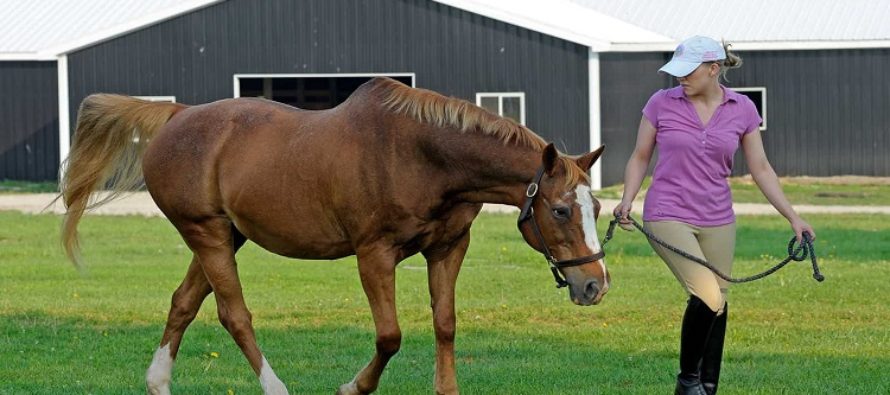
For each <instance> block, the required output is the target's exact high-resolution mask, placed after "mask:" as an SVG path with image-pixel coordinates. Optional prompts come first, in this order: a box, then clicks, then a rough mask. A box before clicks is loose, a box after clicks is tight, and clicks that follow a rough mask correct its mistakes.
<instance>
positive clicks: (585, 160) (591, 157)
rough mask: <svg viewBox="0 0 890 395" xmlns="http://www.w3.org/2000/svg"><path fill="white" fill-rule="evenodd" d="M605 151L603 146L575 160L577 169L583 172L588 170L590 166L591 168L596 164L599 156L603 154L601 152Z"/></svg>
mask: <svg viewBox="0 0 890 395" xmlns="http://www.w3.org/2000/svg"><path fill="white" fill-rule="evenodd" d="M604 149H606V146H605V145H601V146H600V147H599V148H597V149H596V150H595V151H592V152H588V153H586V154H584V155H581V157H580V158H578V159H575V163H577V164H578V167H580V168H582V169H584V171H587V170H590V166H593V164H594V163H596V160H597V159H599V158H600V155H602V154H603V150H604Z"/></svg>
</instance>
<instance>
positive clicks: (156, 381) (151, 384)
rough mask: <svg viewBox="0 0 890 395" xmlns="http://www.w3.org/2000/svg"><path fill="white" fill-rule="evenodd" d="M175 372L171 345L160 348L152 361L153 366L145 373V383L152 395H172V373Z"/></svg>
mask: <svg viewBox="0 0 890 395" xmlns="http://www.w3.org/2000/svg"><path fill="white" fill-rule="evenodd" d="M172 370H173V358H172V357H171V356H170V344H165V345H164V346H163V347H158V350H157V351H155V356H154V358H152V360H151V366H149V367H148V372H146V373H145V383H146V385H147V386H148V393H149V394H150V395H170V373H171V371H172Z"/></svg>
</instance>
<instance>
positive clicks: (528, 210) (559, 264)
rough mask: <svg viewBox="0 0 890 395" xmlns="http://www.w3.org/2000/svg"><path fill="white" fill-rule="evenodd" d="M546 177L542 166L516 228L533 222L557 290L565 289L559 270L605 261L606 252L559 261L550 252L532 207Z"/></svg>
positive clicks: (529, 187) (526, 193)
mask: <svg viewBox="0 0 890 395" xmlns="http://www.w3.org/2000/svg"><path fill="white" fill-rule="evenodd" d="M543 177H544V167H543V166H541V167H540V168H539V169H538V172H537V173H536V174H535V178H534V179H532V182H531V183H530V184H528V188H527V189H526V190H525V202H523V204H522V208H521V209H520V211H519V218H518V219H517V220H516V226H517V227H519V228H520V230H521V229H522V223H523V222H525V221H528V220H531V224H532V232H533V233H534V235H535V238H536V239H537V240H538V244H540V245H541V248H542V249H543V250H544V257H545V258H547V263H549V264H550V272H551V273H553V279H554V280H555V281H556V287H557V288H563V287H565V286H567V285H569V283H568V282H567V281H566V280H565V279H564V278H563V277H562V275H560V273H559V269H562V268H564V267H572V266H579V265H583V264H585V263H587V262H593V261H596V260H600V259H603V258H604V257H605V256H606V253H605V251H600V252H598V253H596V254H593V255H588V256H583V257H579V258H572V259H565V260H558V259H556V257H554V256H553V254H552V253H551V252H550V247H548V246H547V242H546V241H544V234H543V233H542V232H541V227H540V226H538V222H537V221H536V220H535V215H534V214H535V209H534V208H533V207H532V206H533V205H534V203H535V197H537V196H538V190H539V189H540V184H541V178H543Z"/></svg>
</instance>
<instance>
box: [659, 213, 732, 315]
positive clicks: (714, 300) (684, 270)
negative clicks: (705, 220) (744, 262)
mask: <svg viewBox="0 0 890 395" xmlns="http://www.w3.org/2000/svg"><path fill="white" fill-rule="evenodd" d="M643 227H644V228H645V229H646V230H648V231H649V232H652V234H654V235H655V236H656V237H658V238H659V239H662V240H664V241H665V242H667V243H668V244H670V245H672V246H675V247H677V248H679V249H681V250H683V251H686V252H688V253H690V254H692V255H693V256H696V257H699V258H703V259H704V260H706V261H707V262H708V263H710V264H711V265H713V266H714V267H715V268H717V269H718V270H720V271H721V272H723V273H725V274H727V275H731V273H732V259H733V255H734V253H735V231H736V229H735V223H731V224H726V225H720V226H709V227H705V226H696V225H691V224H687V223H683V222H677V221H654V222H646V223H644V224H643ZM649 244H650V245H652V248H653V249H654V250H655V252H656V253H658V255H659V256H660V257H661V259H662V260H664V262H665V263H667V266H668V267H669V268H670V269H671V272H673V273H674V276H675V277H677V280H678V281H680V284H681V285H683V287H684V288H686V292H687V293H689V294H690V295H695V296H697V297H698V298H699V299H701V300H702V301H703V302H705V304H707V305H708V307H710V308H711V310H712V311H716V312H717V314H718V315H719V314H723V307H724V306H725V302H726V292H727V290H728V288H729V283H728V282H726V281H725V280H723V279H722V278H720V277H717V275H716V274H714V273H713V272H711V271H710V270H708V268H706V267H704V266H702V265H700V264H698V263H695V262H693V261H691V260H689V259H687V258H684V257H682V256H680V255H679V254H677V253H675V252H673V251H670V250H668V249H667V248H664V247H662V246H661V245H659V244H658V243H656V242H654V241H652V240H649Z"/></svg>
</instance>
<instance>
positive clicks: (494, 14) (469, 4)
mask: <svg viewBox="0 0 890 395" xmlns="http://www.w3.org/2000/svg"><path fill="white" fill-rule="evenodd" d="M433 1H435V2H437V3H441V4H445V5H447V6H451V7H454V8H458V9H461V10H464V11H469V12H472V13H474V14H478V15H482V16H485V17H489V18H492V19H496V20H499V21H502V22H506V23H509V24H512V25H517V26H520V27H524V28H527V29H529V30H534V31H536V32H540V33H544V34H547V35H551V36H554V37H557V38H561V39H563V40H567V41H571V42H573V43H576V44H582V45H586V46H588V47H590V48H591V49H592V50H594V51H597V52H600V51H605V50H608V48H609V46H610V45H611V43H610V42H608V41H606V40H602V39H597V38H594V37H589V36H587V35H584V34H579V33H577V32H574V31H571V30H568V29H565V28H561V27H559V26H555V25H551V24H547V23H543V22H541V21H538V20H534V19H531V18H528V17H526V16H524V15H521V14H517V13H514V12H510V11H508V10H506V9H504V8H501V7H496V6H492V5H490V4H485V3H482V2H479V1H473V0H433ZM591 11H593V10H591ZM604 15H605V14H604Z"/></svg>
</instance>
